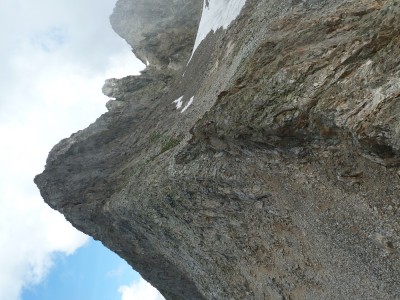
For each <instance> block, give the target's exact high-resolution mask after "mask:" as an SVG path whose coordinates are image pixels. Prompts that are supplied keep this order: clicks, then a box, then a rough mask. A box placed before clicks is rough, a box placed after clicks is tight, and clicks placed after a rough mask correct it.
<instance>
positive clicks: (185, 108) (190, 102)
mask: <svg viewBox="0 0 400 300" xmlns="http://www.w3.org/2000/svg"><path fill="white" fill-rule="evenodd" d="M193 100H194V96H193V97H192V98H190V100H189V102H188V103H187V104H186V106H185V107H184V108H183V109H182V111H181V113H183V112H185V110H187V109H188V108H189V106H190V105H192V103H193Z"/></svg>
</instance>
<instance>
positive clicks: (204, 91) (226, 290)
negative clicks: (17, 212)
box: [35, 0, 400, 300]
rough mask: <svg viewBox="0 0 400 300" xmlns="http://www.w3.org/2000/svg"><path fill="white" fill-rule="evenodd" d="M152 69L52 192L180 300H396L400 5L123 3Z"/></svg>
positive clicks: (110, 91)
mask: <svg viewBox="0 0 400 300" xmlns="http://www.w3.org/2000/svg"><path fill="white" fill-rule="evenodd" d="M110 19H111V24H112V27H113V28H114V30H115V31H116V32H117V33H118V34H119V35H120V36H121V37H123V38H124V39H125V40H126V41H127V42H128V43H130V45H131V46H132V49H133V52H134V53H135V54H136V56H137V57H138V58H140V59H141V60H142V61H143V62H144V63H146V65H147V68H146V69H145V70H144V71H143V72H142V74H141V75H140V76H128V77H125V78H122V79H109V80H107V81H106V83H105V85H104V87H103V92H104V93H105V94H106V95H107V96H109V97H110V101H109V102H108V103H107V108H108V112H107V113H105V114H104V115H102V116H101V117H99V118H98V119H97V120H96V121H95V122H94V123H93V124H91V125H90V126H89V127H88V128H86V129H83V130H81V131H79V132H77V133H75V134H73V135H72V136H71V137H69V138H67V139H64V140H62V141H61V142H60V143H59V144H58V145H56V146H55V147H54V148H53V149H52V150H51V152H50V154H49V157H48V159H47V162H46V168H45V170H44V172H43V173H42V174H40V175H38V176H37V177H36V178H35V182H36V184H37V185H38V187H39V188H40V191H41V194H42V196H43V199H44V200H45V201H46V203H47V204H48V205H50V206H51V207H52V208H54V209H56V210H58V211H60V212H61V213H63V214H64V215H65V217H66V218H67V219H68V220H69V221H70V222H71V223H72V224H73V225H74V226H75V227H76V228H78V229H79V230H81V231H83V232H85V233H87V234H89V235H91V236H93V237H94V238H95V239H97V240H100V241H102V242H103V244H104V245H105V246H107V247H108V248H109V249H111V250H113V251H114V252H116V253H117V254H119V255H120V256H121V257H123V258H124V259H125V260H126V261H127V262H128V263H129V264H130V265H131V266H132V267H133V268H135V269H136V270H137V271H139V272H140V273H141V275H142V276H143V277H144V278H145V279H146V280H148V281H149V282H151V283H152V284H153V285H154V286H155V287H157V288H158V289H159V290H160V292H161V293H162V294H163V295H164V297H165V298H166V299H167V300H179V299H182V300H188V299H238V300H239V299H240V300H241V299H257V300H259V299H260V300H261V299H398V298H399V297H400V296H399V295H400V250H399V249H400V223H399V220H400V198H399V194H400V63H399V62H400V61H399V57H400V35H399V32H400V2H399V1H398V0H388V1H384V0H359V1H355V0H346V1H345V0H330V1H327V0H325V1H324V0H288V1H282V0H280V1H276V0H247V1H245V0H207V1H205V2H204V3H202V1H200V0H119V1H118V2H117V4H116V7H115V9H114V12H113V14H112V15H111V18H110Z"/></svg>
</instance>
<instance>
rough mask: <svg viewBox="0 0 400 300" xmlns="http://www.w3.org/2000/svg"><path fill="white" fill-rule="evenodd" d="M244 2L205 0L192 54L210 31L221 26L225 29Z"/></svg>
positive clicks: (242, 0) (240, 0) (237, 0)
mask: <svg viewBox="0 0 400 300" xmlns="http://www.w3.org/2000/svg"><path fill="white" fill-rule="evenodd" d="M245 3H246V0H210V1H206V0H205V1H204V4H203V14H202V16H201V20H200V25H199V29H198V32H197V36H196V41H195V43H194V47H193V52H192V56H193V53H194V52H195V51H196V49H197V47H198V46H199V45H200V43H201V41H202V40H204V38H205V37H206V36H207V34H208V33H209V32H210V31H214V32H215V31H217V30H218V29H219V28H221V27H222V28H223V29H227V28H228V26H229V25H230V24H231V22H232V21H233V20H235V19H236V18H237V17H238V16H239V14H240V11H241V10H242V8H243V6H244V5H245ZM189 61H190V60H189Z"/></svg>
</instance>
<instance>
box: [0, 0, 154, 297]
mask: <svg viewBox="0 0 400 300" xmlns="http://www.w3.org/2000/svg"><path fill="white" fill-rule="evenodd" d="M115 1H116V0H102V1H98V0H36V1H32V0H1V1H0V22H1V26H0V36H1V45H2V46H1V47H0V70H1V72H0V90H1V92H0V137H1V147H0V299H2V300H20V299H22V300H39V299H40V300H46V299H49V300H50V299H51V300H54V299H57V300H63V299H66V300H67V299H68V300H71V299H88V300H90V299H96V300H103V299H104V300H113V299H116V300H133V299H135V300H160V299H162V297H161V296H160V295H159V294H158V292H157V291H156V290H155V289H154V288H152V287H151V286H150V285H149V284H148V283H146V282H145V281H143V279H141V278H140V277H139V276H138V274H137V273H135V272H133V271H132V270H131V268H130V267H129V266H128V265H127V264H126V263H125V262H124V261H123V260H121V259H120V258H118V257H117V256H116V255H115V254H113V253H112V252H111V251H109V250H107V249H106V248H104V247H103V246H102V245H101V243H99V242H94V241H93V240H91V239H89V238H88V237H87V236H85V235H83V234H82V233H79V232H78V231H76V230H75V229H74V228H73V227H72V226H71V225H70V224H69V223H68V222H66V221H65V219H64V218H63V216H62V215H60V214H58V213H57V212H55V211H53V210H51V209H50V208H49V207H47V205H45V204H44V202H43V201H42V199H41V197H40V195H39V192H38V190H37V188H36V186H35V185H34V184H33V181H32V180H33V177H34V176H35V175H36V174H38V173H40V172H41V171H42V170H43V167H44V164H45V160H46V157H47V154H48V152H49V150H50V149H51V147H52V146H53V145H55V144H56V143H57V142H58V141H59V140H61V139H62V138H65V137H67V136H69V135H70V134H71V133H73V132H75V131H77V130H79V129H82V128H84V127H86V126H87V125H88V124H90V123H91V122H93V121H94V120H95V119H96V118H97V117H98V116H99V115H100V114H101V113H103V112H105V103H106V102H107V100H108V99H107V98H106V97H105V96H104V95H102V94H101V87H102V85H103V82H104V80H105V79H107V78H111V77H123V76H124V75H128V74H138V71H139V70H140V69H142V68H143V65H142V64H141V63H140V62H139V61H138V60H136V59H135V58H134V56H133V55H132V53H131V52H130V47H129V46H128V45H127V44H126V43H125V41H123V40H122V39H121V38H120V37H118V36H117V35H116V34H115V33H114V32H113V31H112V29H111V26H110V25H109V21H108V16H109V15H110V13H111V12H112V8H113V6H114V4H115Z"/></svg>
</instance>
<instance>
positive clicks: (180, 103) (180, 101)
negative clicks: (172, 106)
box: [172, 96, 183, 109]
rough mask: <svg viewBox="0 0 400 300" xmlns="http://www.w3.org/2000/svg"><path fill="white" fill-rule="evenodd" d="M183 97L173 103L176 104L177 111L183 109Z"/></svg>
mask: <svg viewBox="0 0 400 300" xmlns="http://www.w3.org/2000/svg"><path fill="white" fill-rule="evenodd" d="M182 98H183V96H182V97H179V98H178V99H176V100H175V101H173V102H172V103H176V109H180V108H181V107H182Z"/></svg>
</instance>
